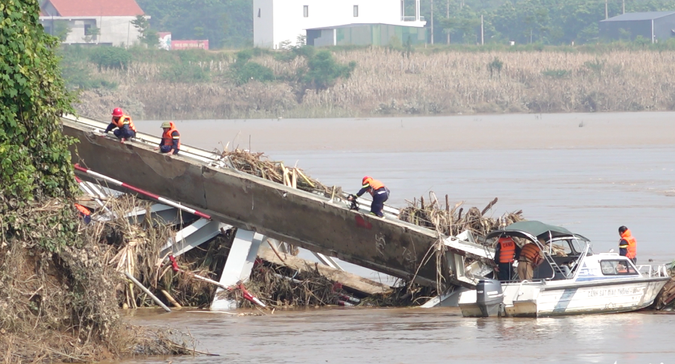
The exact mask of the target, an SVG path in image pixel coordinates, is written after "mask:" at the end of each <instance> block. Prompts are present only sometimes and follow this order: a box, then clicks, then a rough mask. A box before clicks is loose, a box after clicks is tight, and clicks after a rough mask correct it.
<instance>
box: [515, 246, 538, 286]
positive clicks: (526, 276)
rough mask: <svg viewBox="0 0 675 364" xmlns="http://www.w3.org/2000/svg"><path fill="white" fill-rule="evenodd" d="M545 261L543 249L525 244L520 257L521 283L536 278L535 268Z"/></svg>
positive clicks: (519, 271) (519, 273) (519, 272)
mask: <svg viewBox="0 0 675 364" xmlns="http://www.w3.org/2000/svg"><path fill="white" fill-rule="evenodd" d="M543 260H544V258H543V256H542V253H541V249H539V246H537V244H534V243H529V244H525V245H524V246H523V247H522V248H521V249H520V256H519V257H518V277H519V278H520V280H521V281H531V280H532V277H533V276H534V268H536V267H538V266H539V264H541V262H542V261H543Z"/></svg>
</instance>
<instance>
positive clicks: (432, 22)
mask: <svg viewBox="0 0 675 364" xmlns="http://www.w3.org/2000/svg"><path fill="white" fill-rule="evenodd" d="M431 44H432V45H433V44H434V0H431Z"/></svg>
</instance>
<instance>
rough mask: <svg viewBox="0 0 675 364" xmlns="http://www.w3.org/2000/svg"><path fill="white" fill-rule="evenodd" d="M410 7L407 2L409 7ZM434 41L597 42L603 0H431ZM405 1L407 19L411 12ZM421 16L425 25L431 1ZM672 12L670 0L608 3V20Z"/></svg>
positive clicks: (673, 1)
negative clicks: (654, 12) (631, 15)
mask: <svg viewBox="0 0 675 364" xmlns="http://www.w3.org/2000/svg"><path fill="white" fill-rule="evenodd" d="M409 3H411V4H409ZM433 5H434V34H433V35H434V43H447V42H448V40H449V41H450V43H463V44H477V43H480V42H481V33H480V22H481V20H480V17H481V15H482V16H483V39H484V42H485V43H494V42H499V43H504V42H509V41H515V42H516V43H518V44H529V43H541V44H551V45H559V44H571V43H572V42H575V44H583V43H589V42H596V41H597V40H598V22H599V21H600V20H603V19H605V0H564V1H561V0H433ZM413 7H414V1H411V0H407V1H406V15H408V14H414V8H413ZM421 8H422V9H421V13H422V15H423V16H425V18H426V21H427V27H430V25H431V24H430V20H431V0H422V5H421ZM624 8H625V12H626V13H632V12H646V11H675V0H607V16H608V17H610V18H611V17H614V16H617V15H621V14H622V13H623V11H624Z"/></svg>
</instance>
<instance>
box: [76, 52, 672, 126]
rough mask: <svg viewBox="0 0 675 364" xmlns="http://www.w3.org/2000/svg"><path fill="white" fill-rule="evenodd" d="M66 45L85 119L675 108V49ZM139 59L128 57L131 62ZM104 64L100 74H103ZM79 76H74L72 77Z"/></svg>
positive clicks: (599, 110)
mask: <svg viewBox="0 0 675 364" xmlns="http://www.w3.org/2000/svg"><path fill="white" fill-rule="evenodd" d="M96 52H100V50H99V49H97V48H93V49H83V48H77V47H74V48H68V49H66V50H64V65H67V66H66V67H65V73H66V74H70V75H76V77H74V78H72V77H71V78H68V79H69V80H71V83H70V85H71V87H74V88H78V89H79V91H80V92H81V94H80V100H81V102H80V103H79V104H77V105H76V108H77V110H78V111H79V112H80V114H82V115H85V116H89V117H93V118H98V119H103V120H105V119H107V118H108V116H109V115H108V114H109V113H110V109H111V108H112V107H115V106H120V107H122V108H124V109H125V110H126V111H128V112H130V113H131V114H132V115H134V116H135V117H136V118H141V119H198V118H211V119H227V118H268V117H273V118H278V117H346V116H350V117H358V116H360V117H363V116H387V115H446V114H458V113H463V114H466V113H553V112H612V111H616V112H627V111H665V110H673V109H675V86H674V85H675V83H673V80H672V77H673V76H672V75H673V74H675V72H673V71H675V69H674V68H675V62H674V61H675V43H672V42H664V43H660V44H646V43H644V42H643V43H640V42H632V43H614V44H609V45H607V44H606V45H597V46H578V47H571V46H560V47H549V46H543V45H541V44H534V45H524V46H513V47H510V46H498V45H491V46H484V47H481V46H466V45H458V46H452V47H447V46H436V47H429V48H417V49H415V48H407V47H404V46H401V47H398V48H397V47H388V48H385V47H365V48H363V47H361V48H336V49H331V50H330V51H329V50H315V49H314V48H312V47H306V46H305V47H293V48H290V49H288V50H281V51H269V50H261V49H252V50H244V51H239V52H238V53H232V52H229V53H228V52H207V51H186V52H168V51H160V50H147V49H131V50H128V51H127V50H123V49H120V51H119V53H120V54H121V55H120V56H119V58H120V60H113V61H111V62H109V63H107V64H105V63H101V62H100V61H96V60H97V59H98V58H95V57H94V56H93V55H95V54H96ZM128 58H130V59H131V60H130V61H129V62H126V59H128ZM99 69H100V71H99ZM72 80H77V81H72Z"/></svg>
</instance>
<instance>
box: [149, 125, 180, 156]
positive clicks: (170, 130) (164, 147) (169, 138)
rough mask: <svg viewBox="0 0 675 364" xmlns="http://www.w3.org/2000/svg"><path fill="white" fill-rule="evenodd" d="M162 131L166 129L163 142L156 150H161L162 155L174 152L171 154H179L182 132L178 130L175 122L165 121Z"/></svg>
mask: <svg viewBox="0 0 675 364" xmlns="http://www.w3.org/2000/svg"><path fill="white" fill-rule="evenodd" d="M162 129H164V132H163V133H162V140H161V141H160V142H159V147H157V148H155V150H157V149H159V152H160V153H170V152H171V151H173V153H171V154H178V151H179V150H180V132H178V129H176V125H175V124H174V123H173V121H165V122H163V123H162Z"/></svg>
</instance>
